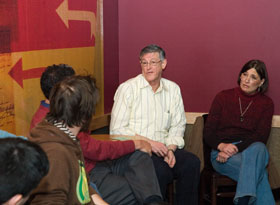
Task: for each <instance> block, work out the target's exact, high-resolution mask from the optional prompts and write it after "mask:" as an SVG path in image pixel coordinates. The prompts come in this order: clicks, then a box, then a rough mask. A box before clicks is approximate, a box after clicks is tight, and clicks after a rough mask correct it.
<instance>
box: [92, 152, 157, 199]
mask: <svg viewBox="0 0 280 205" xmlns="http://www.w3.org/2000/svg"><path fill="white" fill-rule="evenodd" d="M90 180H91V182H93V183H95V184H96V186H97V188H98V190H99V192H100V193H101V196H102V198H103V199H104V200H105V201H106V202H108V203H109V204H143V203H144V202H145V200H146V199H148V198H151V197H154V196H156V197H160V198H162V196H161V193H160V188H159V184H158V181H157V176H156V173H155V170H154V165H153V161H152V160H151V157H150V156H149V155H148V154H147V153H144V152H140V151H135V152H134V153H132V154H128V155H125V156H123V157H121V158H119V159H116V160H107V161H104V162H98V163H97V164H96V166H95V167H94V168H93V169H92V170H91V171H90Z"/></svg>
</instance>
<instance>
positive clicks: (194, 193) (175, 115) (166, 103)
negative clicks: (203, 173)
mask: <svg viewBox="0 0 280 205" xmlns="http://www.w3.org/2000/svg"><path fill="white" fill-rule="evenodd" d="M140 64H141V68H142V74H140V75H138V76H136V77H135V78H132V79H129V80H127V81H126V82H124V83H122V84H121V85H120V86H119V88H118V90H117V91H116V94H115V97H114V106H113V109H112V114H111V123H110V133H111V134H121V135H137V136H140V137H142V138H143V139H145V140H147V141H148V142H149V143H150V144H151V146H152V152H153V155H152V160H153V163H154V166H155V170H156V174H157V177H158V181H159V184H160V188H161V192H162V195H163V196H165V193H166V187H167V184H169V183H171V182H172V181H173V179H176V180H177V183H176V200H177V204H197V203H198V183H199V174H200V172H199V169H200V161H199V159H198V158H197V157H196V156H195V155H193V154H191V153H189V152H187V151H185V150H184V149H182V148H183V147H184V139H183V136H184V131H185V126H186V117H185V111H184V105H183V100H182V96H181V91H180V88H179V86H178V85H177V84H176V83H174V82H172V81H170V80H167V79H165V78H162V71H163V70H164V69H165V67H166V65H167V60H166V58H165V52H164V50H163V49H162V48H161V47H159V46H157V45H149V46H146V47H145V48H143V49H142V51H141V52H140Z"/></svg>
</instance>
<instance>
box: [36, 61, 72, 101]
mask: <svg viewBox="0 0 280 205" xmlns="http://www.w3.org/2000/svg"><path fill="white" fill-rule="evenodd" d="M72 75H75V71H74V69H73V68H72V67H71V66H69V65H67V64H59V65H55V64H54V65H52V66H48V67H47V68H46V70H45V71H44V72H43V73H42V76H41V79H40V84H41V89H42V91H43V93H44V95H45V97H46V98H47V99H49V95H50V92H51V89H52V88H53V86H54V85H55V84H57V83H58V82H60V81H62V80H63V79H64V78H66V77H68V76H72Z"/></svg>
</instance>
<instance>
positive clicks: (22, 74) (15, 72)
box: [9, 59, 46, 88]
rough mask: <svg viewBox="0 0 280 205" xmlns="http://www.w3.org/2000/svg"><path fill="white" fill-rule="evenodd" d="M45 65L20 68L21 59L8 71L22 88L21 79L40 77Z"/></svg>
mask: <svg viewBox="0 0 280 205" xmlns="http://www.w3.org/2000/svg"><path fill="white" fill-rule="evenodd" d="M45 69H46V67H42V68H32V69H29V70H22V59H20V60H19V61H18V62H17V63H16V64H15V65H14V67H13V68H12V69H11V70H10V71H9V75H10V76H11V77H12V78H13V79H14V80H15V81H16V82H17V83H18V84H19V85H20V87H22V88H23V80H26V79H31V78H40V77H41V75H42V73H43V72H44V70H45Z"/></svg>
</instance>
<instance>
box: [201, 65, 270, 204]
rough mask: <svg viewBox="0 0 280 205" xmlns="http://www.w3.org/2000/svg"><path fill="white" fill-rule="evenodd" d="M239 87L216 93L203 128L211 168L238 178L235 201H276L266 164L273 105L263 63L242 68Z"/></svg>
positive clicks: (261, 202)
mask: <svg viewBox="0 0 280 205" xmlns="http://www.w3.org/2000/svg"><path fill="white" fill-rule="evenodd" d="M237 82H238V85H239V86H238V87H236V88H233V89H229V90H224V91H221V92H220V93H218V94H217V95H216V97H215V99H214V101H213V103H212V106H211V109H210V112H209V116H208V118H207V122H206V124H205V128H204V140H205V141H206V143H207V144H208V145H209V146H210V147H212V152H211V161H212V165H213V168H214V169H215V170H216V171H217V172H219V173H221V174H223V175H227V176H228V177H230V178H232V179H233V180H235V181H237V189H236V194H235V197H234V203H235V204H260V205H261V204H267V205H271V204H275V201H274V198H273V195H272V191H271V188H270V185H269V182H268V176H267V171H266V166H267V164H268V160H269V154H268V151H267V149H266V146H265V144H266V142H267V139H268V137H269V133H270V128H271V121H272V115H273V111H274V104H273V102H272V100H271V99H270V98H269V97H267V96H266V95H264V92H265V91H266V90H267V88H268V75H267V71H266V66H265V64H264V63H263V62H262V61H260V60H251V61H249V62H247V63H246V64H245V65H244V66H243V68H242V69H241V71H240V73H239V77H238V81H237Z"/></svg>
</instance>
